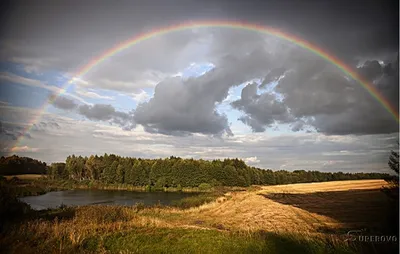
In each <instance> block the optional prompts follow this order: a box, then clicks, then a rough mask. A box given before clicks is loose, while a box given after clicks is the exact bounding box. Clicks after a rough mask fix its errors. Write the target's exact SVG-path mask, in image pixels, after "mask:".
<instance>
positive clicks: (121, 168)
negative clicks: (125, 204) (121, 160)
mask: <svg viewBox="0 0 400 254" xmlns="http://www.w3.org/2000/svg"><path fill="white" fill-rule="evenodd" d="M124 175H125V170H124V166H123V165H122V164H118V166H117V174H116V179H115V180H116V182H117V183H124Z"/></svg>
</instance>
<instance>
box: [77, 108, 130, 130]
mask: <svg viewBox="0 0 400 254" xmlns="http://www.w3.org/2000/svg"><path fill="white" fill-rule="evenodd" d="M78 113H79V114H81V115H83V116H85V117H86V118H88V119H90V120H95V121H109V122H110V123H112V124H116V125H119V126H121V127H122V128H123V129H125V130H131V129H133V128H135V127H136V124H135V122H134V121H133V116H132V113H124V112H120V111H116V110H115V108H114V107H113V106H111V105H106V104H95V105H93V106H89V105H81V106H79V108H78Z"/></svg>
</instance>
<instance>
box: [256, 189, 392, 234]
mask: <svg viewBox="0 0 400 254" xmlns="http://www.w3.org/2000/svg"><path fill="white" fill-rule="evenodd" d="M259 195H261V196H264V197H265V198H268V199H271V200H273V201H275V202H279V203H281V204H285V205H291V206H294V207H297V208H300V209H303V210H306V211H308V212H311V213H316V214H319V215H323V216H327V217H330V218H332V219H335V220H337V221H339V222H341V223H344V224H346V225H348V226H349V230H350V229H355V228H354V227H364V228H367V229H368V230H371V231H374V232H382V233H383V232H398V228H397V229H396V228H393V226H394V225H396V220H397V225H398V216H396V215H398V203H397V205H396V204H395V202H392V201H391V200H390V199H388V198H387V196H386V195H385V194H384V193H382V191H381V190H379V189H375V190H350V191H330V192H314V193H296V194H294V193H269V194H259ZM396 218H397V219H396Z"/></svg>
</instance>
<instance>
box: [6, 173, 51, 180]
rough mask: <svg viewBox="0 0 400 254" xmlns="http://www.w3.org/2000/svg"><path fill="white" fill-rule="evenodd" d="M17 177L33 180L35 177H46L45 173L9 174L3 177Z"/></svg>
mask: <svg viewBox="0 0 400 254" xmlns="http://www.w3.org/2000/svg"><path fill="white" fill-rule="evenodd" d="M14 177H16V178H18V179H20V180H35V179H39V178H43V177H46V176H45V175H40V174H24V175H9V176H5V178H7V179H8V180H9V179H12V178H14Z"/></svg>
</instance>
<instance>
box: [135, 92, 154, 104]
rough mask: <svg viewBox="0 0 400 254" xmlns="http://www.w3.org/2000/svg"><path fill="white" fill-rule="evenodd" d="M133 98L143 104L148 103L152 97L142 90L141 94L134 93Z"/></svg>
mask: <svg viewBox="0 0 400 254" xmlns="http://www.w3.org/2000/svg"><path fill="white" fill-rule="evenodd" d="M132 98H133V99H134V100H135V101H136V102H138V103H141V102H145V101H147V100H148V99H149V98H150V96H149V94H148V93H146V91H144V90H140V92H139V93H132Z"/></svg>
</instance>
